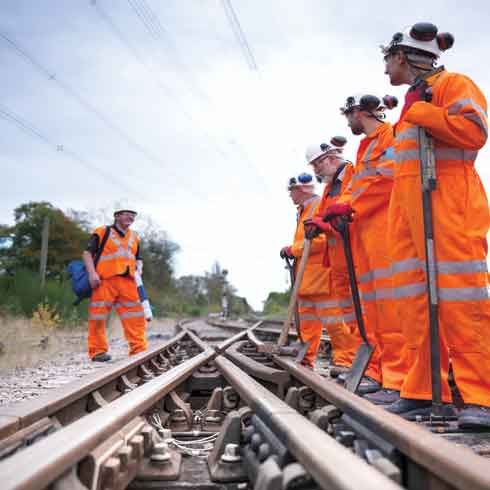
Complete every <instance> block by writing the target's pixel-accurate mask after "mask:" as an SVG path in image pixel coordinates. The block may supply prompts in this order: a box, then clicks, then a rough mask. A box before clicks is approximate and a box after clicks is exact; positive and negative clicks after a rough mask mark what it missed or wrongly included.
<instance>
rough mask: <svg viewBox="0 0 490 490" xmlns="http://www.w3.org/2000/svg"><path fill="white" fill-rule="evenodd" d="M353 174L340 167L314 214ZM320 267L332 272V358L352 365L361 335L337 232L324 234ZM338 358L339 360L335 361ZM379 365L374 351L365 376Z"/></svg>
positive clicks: (375, 371)
mask: <svg viewBox="0 0 490 490" xmlns="http://www.w3.org/2000/svg"><path fill="white" fill-rule="evenodd" d="M353 173H354V167H353V165H352V164H351V163H347V164H346V165H344V166H343V167H341V168H339V170H338V172H337V173H336V174H335V175H334V176H333V177H332V180H331V181H330V182H329V183H328V184H326V186H325V188H324V190H323V195H322V201H321V203H320V205H319V206H318V210H317V213H316V215H317V216H319V217H322V216H323V215H324V214H325V210H326V209H327V207H328V206H330V205H331V204H334V203H335V202H336V201H337V200H338V199H339V197H340V196H341V195H342V193H343V192H345V189H346V188H347V186H348V185H349V182H350V181H351V179H352V175H353ZM323 266H324V267H327V268H328V269H329V270H330V271H331V288H332V291H331V294H330V298H329V301H328V308H329V314H330V316H329V325H328V328H329V335H330V337H331V338H332V339H333V338H334V337H335V345H334V344H333V342H332V347H333V350H334V357H333V360H334V362H335V363H336V364H341V365H346V366H349V365H351V364H352V361H353V360H354V357H355V354H356V352H357V349H358V347H359V344H360V337H359V334H358V332H357V323H356V319H355V315H354V308H353V304H352V296H351V291H350V286H349V274H348V272H347V264H346V262H345V255H344V249H343V245H342V240H341V238H340V235H339V234H338V233H336V232H334V231H332V232H331V233H329V234H327V236H326V246H325V249H324V257H323ZM324 307H325V308H327V303H325V305H324ZM336 351H337V354H336ZM337 358H338V359H340V360H341V362H339V361H337ZM378 364H379V362H378V361H377V353H375V355H374V359H372V362H371V364H370V366H369V367H368V369H367V371H366V373H367V375H368V376H372V377H373V378H376V379H378V378H379V368H378Z"/></svg>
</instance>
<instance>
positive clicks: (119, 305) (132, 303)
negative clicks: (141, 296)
mask: <svg viewBox="0 0 490 490" xmlns="http://www.w3.org/2000/svg"><path fill="white" fill-rule="evenodd" d="M138 305H141V302H140V301H128V302H126V303H116V304H115V305H114V306H115V307H116V308H133V307H135V306H138Z"/></svg>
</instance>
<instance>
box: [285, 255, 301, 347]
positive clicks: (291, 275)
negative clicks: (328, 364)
mask: <svg viewBox="0 0 490 490" xmlns="http://www.w3.org/2000/svg"><path fill="white" fill-rule="evenodd" d="M284 261H285V262H286V269H287V270H288V272H289V284H291V289H290V291H291V293H292V290H293V287H294V282H295V278H294V263H295V259H290V258H289V257H285V258H284ZM294 323H295V326H296V332H298V338H299V340H300V342H301V343H302V344H304V340H303V337H302V336H301V330H300V323H299V311H298V304H296V307H295V309H294Z"/></svg>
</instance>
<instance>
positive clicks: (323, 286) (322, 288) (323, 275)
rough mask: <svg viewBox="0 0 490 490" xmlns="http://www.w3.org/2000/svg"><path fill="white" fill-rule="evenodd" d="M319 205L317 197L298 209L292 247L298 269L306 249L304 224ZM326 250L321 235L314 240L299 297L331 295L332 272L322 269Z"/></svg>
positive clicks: (323, 238) (323, 237)
mask: <svg viewBox="0 0 490 490" xmlns="http://www.w3.org/2000/svg"><path fill="white" fill-rule="evenodd" d="M319 203H320V197H319V196H317V195H315V196H313V197H311V198H310V199H308V200H307V201H306V202H305V203H304V204H303V206H301V207H300V208H299V209H298V220H297V226H296V232H295V234H294V241H293V245H292V246H291V250H292V253H293V255H294V257H295V258H296V268H297V267H298V266H299V263H300V260H301V256H302V254H303V248H304V241H305V229H304V224H303V222H304V221H305V220H307V219H309V218H312V217H313V216H314V214H315V211H316V209H317V207H318V204H319ZM324 248H325V236H324V235H320V236H318V237H316V238H314V239H313V240H312V242H311V246H310V255H309V257H308V261H307V263H306V267H305V272H304V275H303V280H302V281H301V286H300V288H299V291H298V294H299V295H301V296H309V295H312V294H313V295H316V294H330V272H329V270H328V269H325V268H324V267H321V263H322V258H323V250H324Z"/></svg>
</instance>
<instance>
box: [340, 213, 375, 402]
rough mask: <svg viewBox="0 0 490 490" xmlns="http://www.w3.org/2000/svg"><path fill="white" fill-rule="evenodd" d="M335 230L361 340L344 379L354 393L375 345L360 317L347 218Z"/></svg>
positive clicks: (360, 311) (359, 304) (359, 300)
mask: <svg viewBox="0 0 490 490" xmlns="http://www.w3.org/2000/svg"><path fill="white" fill-rule="evenodd" d="M336 230H337V231H338V232H339V233H340V236H341V237H342V243H343V246H344V254H345V261H346V262H347V270H348V272H349V282H350V289H351V293H352V301H353V303H354V311H355V315H356V321H357V328H358V329H359V333H360V335H361V338H362V340H363V343H362V344H361V345H360V346H359V349H358V350H357V352H356V357H355V358H354V361H353V363H352V367H351V370H350V373H349V375H348V376H347V379H346V381H345V387H346V388H347V390H348V391H350V392H352V393H355V392H356V391H357V389H358V388H359V384H360V382H361V379H362V377H363V376H364V373H365V372H366V369H367V367H368V364H369V361H370V360H371V356H372V355H373V352H374V349H375V346H374V345H371V344H370V343H369V341H368V338H367V335H366V329H365V327H364V320H363V318H362V310H361V299H360V296H359V289H358V287H357V278H356V271H355V269H354V261H353V260H352V248H351V244H350V233H349V221H348V219H347V218H342V219H341V221H340V223H339V224H338V225H337V226H336Z"/></svg>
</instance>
